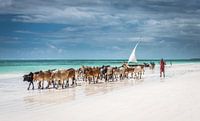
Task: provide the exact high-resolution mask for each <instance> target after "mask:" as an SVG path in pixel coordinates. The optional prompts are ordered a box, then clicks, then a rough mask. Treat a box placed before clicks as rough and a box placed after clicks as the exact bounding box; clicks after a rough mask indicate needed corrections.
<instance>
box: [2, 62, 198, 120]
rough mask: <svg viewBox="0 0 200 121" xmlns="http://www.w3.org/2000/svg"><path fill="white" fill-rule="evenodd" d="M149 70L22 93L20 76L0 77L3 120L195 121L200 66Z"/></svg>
mask: <svg viewBox="0 0 200 121" xmlns="http://www.w3.org/2000/svg"><path fill="white" fill-rule="evenodd" d="M158 70H159V69H158V67H157V68H156V69H155V70H154V71H150V70H148V69H147V71H146V72H145V73H146V74H145V76H144V77H143V79H141V80H132V79H131V80H124V81H118V82H112V83H107V84H106V83H100V84H92V85H88V84H83V83H81V85H82V86H78V87H76V88H69V89H64V90H55V89H50V90H34V91H26V90H25V89H26V86H27V84H26V83H23V82H22V81H21V78H17V77H15V78H13V79H10V78H9V79H7V80H6V79H5V78H4V79H0V95H1V100H0V120H1V121H199V120H200V75H199V74H200V64H187V65H184V64H183V65H173V66H172V67H167V69H166V71H167V73H166V75H167V77H166V78H165V79H160V78H159V71H158Z"/></svg>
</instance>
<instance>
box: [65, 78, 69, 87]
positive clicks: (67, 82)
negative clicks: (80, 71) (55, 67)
mask: <svg viewBox="0 0 200 121" xmlns="http://www.w3.org/2000/svg"><path fill="white" fill-rule="evenodd" d="M67 87H69V80H67V81H66V85H65V88H67Z"/></svg>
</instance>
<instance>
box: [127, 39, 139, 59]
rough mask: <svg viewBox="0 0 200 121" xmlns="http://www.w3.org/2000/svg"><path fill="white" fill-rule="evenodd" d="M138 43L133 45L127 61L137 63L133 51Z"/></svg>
mask: <svg viewBox="0 0 200 121" xmlns="http://www.w3.org/2000/svg"><path fill="white" fill-rule="evenodd" d="M138 44H139V42H138V43H137V44H136V45H135V47H134V49H133V51H132V53H131V55H130V57H129V59H128V63H130V62H133V63H137V58H136V55H135V51H136V48H137V46H138Z"/></svg>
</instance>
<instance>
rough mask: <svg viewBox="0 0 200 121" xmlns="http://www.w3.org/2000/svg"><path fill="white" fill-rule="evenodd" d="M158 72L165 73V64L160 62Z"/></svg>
mask: <svg viewBox="0 0 200 121" xmlns="http://www.w3.org/2000/svg"><path fill="white" fill-rule="evenodd" d="M160 71H161V72H163V71H165V62H164V61H163V60H161V61H160Z"/></svg>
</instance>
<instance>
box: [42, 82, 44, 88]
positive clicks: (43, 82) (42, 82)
mask: <svg viewBox="0 0 200 121" xmlns="http://www.w3.org/2000/svg"><path fill="white" fill-rule="evenodd" d="M42 89H44V81H42Z"/></svg>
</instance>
